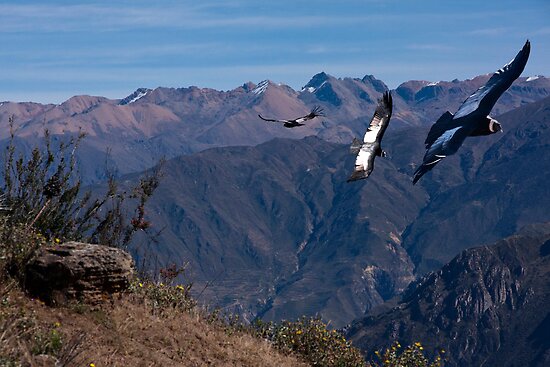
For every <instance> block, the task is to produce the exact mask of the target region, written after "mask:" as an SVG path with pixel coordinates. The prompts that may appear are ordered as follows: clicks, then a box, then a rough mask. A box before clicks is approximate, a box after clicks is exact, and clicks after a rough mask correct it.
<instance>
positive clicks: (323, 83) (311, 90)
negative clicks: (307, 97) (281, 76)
mask: <svg viewBox="0 0 550 367" xmlns="http://www.w3.org/2000/svg"><path fill="white" fill-rule="evenodd" d="M326 83H327V81H326V80H325V81H324V82H322V83H321V85H319V86H318V87H317V88H315V87H303V88H302V92H309V93H315V91H316V90H317V89H320V88H321V87H322V86H323V85H325V84H326Z"/></svg>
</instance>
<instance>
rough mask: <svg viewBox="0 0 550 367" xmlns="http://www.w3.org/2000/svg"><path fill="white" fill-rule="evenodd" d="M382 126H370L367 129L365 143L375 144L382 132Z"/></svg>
mask: <svg viewBox="0 0 550 367" xmlns="http://www.w3.org/2000/svg"><path fill="white" fill-rule="evenodd" d="M380 127H381V124H377V125H370V126H369V128H368V129H367V132H365V136H364V137H363V141H364V142H365V143H374V142H375V141H376V138H377V137H378V132H379V131H380Z"/></svg>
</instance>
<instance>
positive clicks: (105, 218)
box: [0, 118, 161, 277]
mask: <svg viewBox="0 0 550 367" xmlns="http://www.w3.org/2000/svg"><path fill="white" fill-rule="evenodd" d="M84 138H85V134H84V133H79V134H78V135H77V136H76V137H73V138H70V139H69V141H68V142H61V143H59V145H58V146H57V147H56V148H55V149H54V148H53V147H52V142H51V137H50V133H49V132H48V130H45V131H44V142H43V145H42V148H39V147H35V148H33V149H32V151H31V152H30V154H29V155H28V156H25V155H24V154H23V153H19V154H16V146H15V134H14V127H13V118H10V139H9V142H8V146H7V147H6V152H5V155H4V165H3V170H2V171H3V180H2V187H1V189H0V194H1V196H0V199H1V200H0V241H1V242H0V267H1V268H0V273H5V270H9V271H10V273H11V274H12V275H16V276H18V277H21V275H22V274H21V270H22V268H23V266H24V264H25V263H26V262H27V261H28V260H29V259H30V257H31V256H32V254H33V253H34V250H36V249H37V248H38V247H40V246H42V245H44V244H45V243H53V242H57V243H59V242H62V241H67V240H74V241H84V242H90V243H97V244H102V245H107V246H113V247H120V248H126V247H128V246H129V244H130V242H131V241H132V237H133V235H134V234H135V233H136V232H138V231H143V232H145V233H149V232H148V231H149V228H150V223H149V222H148V221H147V220H146V219H145V204H146V203H147V201H148V200H149V198H150V197H151V195H152V194H153V192H154V191H155V190H156V188H157V187H158V184H159V180H160V167H161V165H159V166H158V167H159V168H157V169H155V170H153V171H151V172H150V173H149V174H146V175H145V177H142V178H141V179H140V181H139V183H138V184H137V185H136V186H135V187H133V188H130V189H129V190H128V192H126V191H123V190H120V189H119V188H118V185H117V182H116V180H115V178H114V176H113V175H112V174H111V175H109V179H108V182H107V188H106V192H105V194H104V195H102V196H99V195H96V196H94V195H93V194H92V192H91V191H87V192H84V193H81V186H82V183H81V180H80V177H78V175H77V173H78V172H77V168H76V151H77V149H78V146H79V145H80V143H81V141H82V139H84ZM131 205H135V209H134V212H133V214H132V215H127V213H131V212H132V211H131V209H129V208H130V206H131ZM151 237H152V235H151ZM0 276H1V275H0Z"/></svg>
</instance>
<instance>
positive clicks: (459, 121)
mask: <svg viewBox="0 0 550 367" xmlns="http://www.w3.org/2000/svg"><path fill="white" fill-rule="evenodd" d="M530 50H531V44H530V43H529V40H527V42H525V45H524V46H523V48H522V49H521V51H519V53H518V54H517V55H516V57H515V58H514V59H513V60H512V61H510V62H509V63H508V64H506V65H504V66H503V67H502V69H499V70H497V72H496V73H494V74H493V75H492V76H491V78H490V79H489V80H488V81H487V83H486V84H485V85H484V86H482V87H480V88H479V89H478V90H477V91H476V92H475V93H474V94H472V95H471V96H469V97H468V98H467V99H466V100H465V101H464V102H463V103H462V105H461V106H460V108H459V109H458V111H457V112H456V114H455V115H453V114H452V113H450V112H449V111H447V112H445V113H444V114H443V115H442V116H441V117H440V118H439V120H437V121H436V122H435V124H433V126H432V128H431V129H430V131H429V132H428V136H427V137H426V141H425V142H424V144H425V145H426V154H425V155H424V161H423V162H422V165H421V166H420V167H418V169H417V170H416V172H415V173H414V178H413V184H415V183H416V182H417V181H418V180H419V179H420V177H422V176H423V175H424V174H425V173H426V172H428V171H429V170H431V169H432V168H434V167H435V165H436V164H437V162H439V161H440V160H442V159H443V158H445V157H446V156H448V155H452V154H454V153H456V151H457V150H458V148H460V146H461V145H462V143H463V142H464V140H466V138H467V137H468V136H480V135H490V134H494V133H496V132H498V131H502V127H501V126H500V123H499V122H498V121H497V120H495V119H494V118H492V117H490V116H489V113H490V112H491V110H492V109H493V106H494V105H495V103H496V102H497V100H498V99H499V98H500V96H501V95H502V94H503V93H504V92H505V91H506V89H508V88H509V87H510V85H512V83H513V82H514V80H516V79H517V78H518V77H519V76H520V75H521V73H522V72H523V69H524V68H525V64H527V59H528V58H529V52H530Z"/></svg>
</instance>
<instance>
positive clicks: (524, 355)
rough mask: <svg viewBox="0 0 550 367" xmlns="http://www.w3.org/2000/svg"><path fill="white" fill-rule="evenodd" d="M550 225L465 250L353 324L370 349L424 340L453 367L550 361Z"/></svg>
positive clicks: (353, 333)
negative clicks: (398, 297) (443, 353)
mask: <svg viewBox="0 0 550 367" xmlns="http://www.w3.org/2000/svg"><path fill="white" fill-rule="evenodd" d="M549 276H550V223H545V224H537V225H530V226H527V227H525V228H524V229H522V230H521V231H520V232H518V233H517V234H514V235H513V236H510V237H508V238H506V239H503V240H500V241H498V242H496V243H495V244H493V245H488V246H483V247H478V248H473V249H469V250H466V251H464V252H462V253H461V254H460V255H458V256H457V257H455V258H454V259H453V260H452V261H451V262H449V263H448V264H446V265H445V266H443V267H442V268H441V269H440V270H438V271H436V272H433V273H430V274H428V275H427V276H425V277H423V278H422V279H421V280H419V281H418V282H417V283H416V284H415V285H414V286H412V287H411V288H410V289H409V290H408V291H407V292H405V294H404V295H403V297H402V298H401V300H400V302H399V303H397V305H395V306H394V307H392V308H390V309H384V308H383V307H381V308H380V309H379V310H378V311H377V312H373V313H372V314H371V315H368V316H367V317H365V318H363V319H361V320H358V321H356V322H354V323H353V324H352V325H351V327H350V328H349V330H348V336H350V337H351V339H352V341H353V342H354V343H355V345H357V346H358V347H360V348H362V349H363V350H364V351H365V352H366V353H367V354H371V353H373V350H372V346H373V345H377V343H388V341H390V342H391V341H392V340H399V341H400V342H401V343H402V344H404V345H406V344H407V343H413V342H417V341H419V340H420V341H422V342H423V344H424V345H425V347H426V348H427V349H431V350H437V349H444V350H445V351H447V353H446V355H447V358H448V362H447V364H446V366H447V365H448V366H462V367H465V366H515V367H520V366H532V367H536V366H541V367H542V366H547V365H548V364H549V363H550V343H549V340H550V338H549V337H550V335H549V330H550V328H549V326H550V324H549V322H550V313H549V309H548V303H549V302H550V283H549V282H548V278H549Z"/></svg>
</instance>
